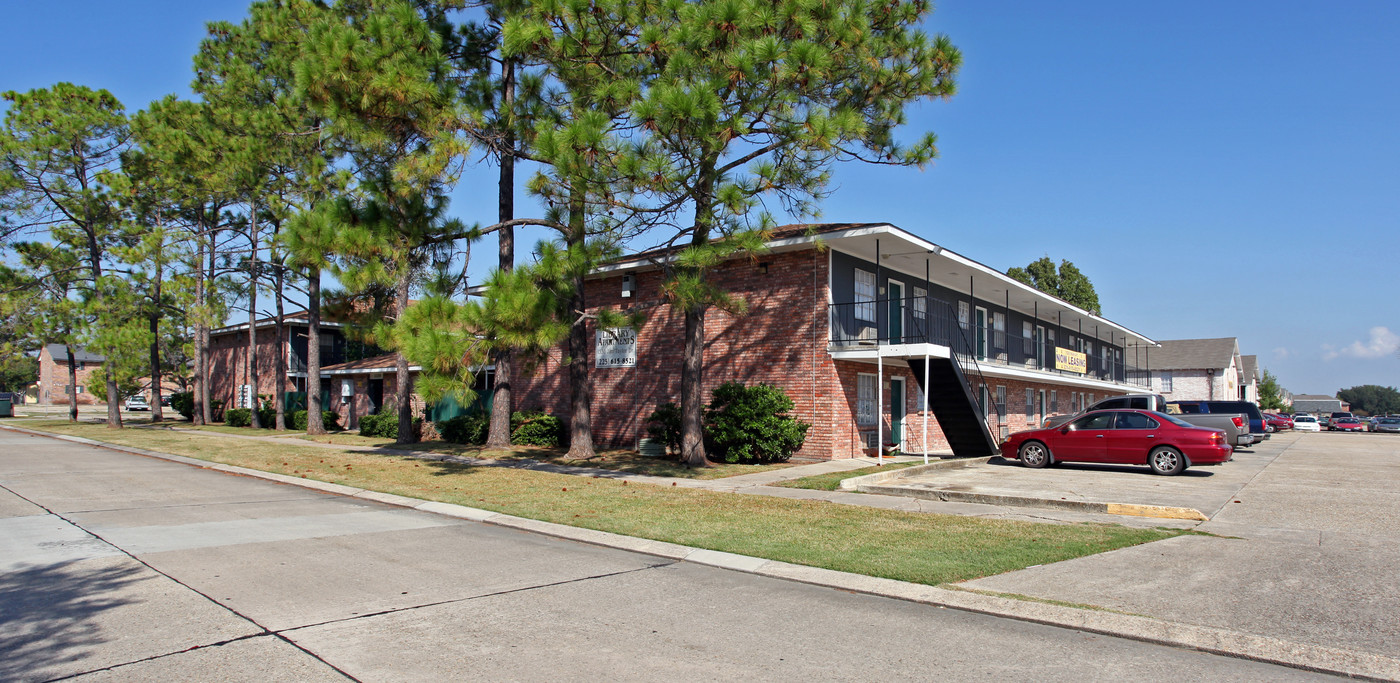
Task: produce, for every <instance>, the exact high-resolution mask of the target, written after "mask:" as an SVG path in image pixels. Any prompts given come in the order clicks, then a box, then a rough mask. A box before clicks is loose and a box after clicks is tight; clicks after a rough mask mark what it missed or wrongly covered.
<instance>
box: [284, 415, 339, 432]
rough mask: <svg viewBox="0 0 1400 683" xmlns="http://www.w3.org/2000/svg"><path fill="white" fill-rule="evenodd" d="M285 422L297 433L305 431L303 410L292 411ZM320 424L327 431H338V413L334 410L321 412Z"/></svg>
mask: <svg viewBox="0 0 1400 683" xmlns="http://www.w3.org/2000/svg"><path fill="white" fill-rule="evenodd" d="M287 420H288V422H289V423H290V424H291V427H292V429H294V430H296V431H299V432H304V431H306V411H305V410H294V411H292V412H291V414H289V415H288V416H287ZM321 424H322V425H323V426H324V427H325V428H326V429H327V430H334V429H340V413H337V412H335V411H334V410H323V411H321Z"/></svg>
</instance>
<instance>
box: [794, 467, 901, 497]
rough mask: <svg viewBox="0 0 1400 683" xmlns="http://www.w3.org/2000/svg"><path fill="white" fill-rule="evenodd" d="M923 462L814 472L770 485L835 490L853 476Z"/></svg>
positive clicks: (896, 468) (861, 475)
mask: <svg viewBox="0 0 1400 683" xmlns="http://www.w3.org/2000/svg"><path fill="white" fill-rule="evenodd" d="M922 464H923V463H922V462H892V463H890V464H888V465H875V466H872V467H862V468H860V469H858V470H848V471H846V472H828V473H826V474H814V475H812V476H810V477H802V478H801V479H788V480H786V481H780V482H776V483H773V484H770V486H786V487H788V488H790V489H816V490H818V491H835V490H837V489H839V488H841V482H842V481H843V480H845V479H850V478H851V477H863V476H865V475H867V474H875V473H876V472H888V471H890V470H902V469H904V468H906V467H913V466H914V465H922Z"/></svg>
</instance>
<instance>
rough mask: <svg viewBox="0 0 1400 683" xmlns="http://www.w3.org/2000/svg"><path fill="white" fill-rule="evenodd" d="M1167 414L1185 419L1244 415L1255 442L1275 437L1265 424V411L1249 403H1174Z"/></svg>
mask: <svg viewBox="0 0 1400 683" xmlns="http://www.w3.org/2000/svg"><path fill="white" fill-rule="evenodd" d="M1167 412H1169V413H1171V414H1173V415H1177V416H1178V417H1182V418H1183V419H1185V416H1186V415H1199V414H1217V413H1229V414H1236V413H1244V414H1245V415H1246V416H1247V419H1248V420H1249V433H1250V434H1253V435H1254V440H1255V441H1263V440H1265V439H1268V438H1269V437H1271V436H1273V434H1270V433H1269V427H1268V424H1266V423H1265V422H1264V411H1262V410H1259V406H1257V405H1255V404H1253V403H1250V402H1249V401H1172V402H1170V403H1168V404H1167ZM1188 422H1189V420H1188Z"/></svg>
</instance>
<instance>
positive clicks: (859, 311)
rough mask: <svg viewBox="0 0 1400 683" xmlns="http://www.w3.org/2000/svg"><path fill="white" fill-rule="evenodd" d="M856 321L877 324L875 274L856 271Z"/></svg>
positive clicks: (866, 271)
mask: <svg viewBox="0 0 1400 683" xmlns="http://www.w3.org/2000/svg"><path fill="white" fill-rule="evenodd" d="M856 320H864V321H866V322H872V323H873V322H875V274H874V273H872V272H870V271H868V270H861V269H859V268H857V269H856Z"/></svg>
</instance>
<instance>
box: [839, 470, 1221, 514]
mask: <svg viewBox="0 0 1400 683" xmlns="http://www.w3.org/2000/svg"><path fill="white" fill-rule="evenodd" d="M910 469H912V468H910ZM857 490H859V491H860V492H861V493H876V494H880V495H884V496H903V497H905V498H921V499H924V500H941V501H950V502H959V503H982V504H985V505H1005V506H1011V507H1025V508H1045V509H1050V510H1074V511H1077V512H1097V513H1100V514H1109V515H1125V516H1131V517H1158V518H1162V519H1189V520H1195V521H1200V522H1207V521H1210V518H1209V517H1206V516H1205V515H1204V514H1202V513H1201V511H1200V510H1197V509H1195V508H1182V507H1170V506H1166V505H1135V504H1132V503H1100V502H1095V501H1088V500H1055V499H1051V498H1030V497H1027V496H1008V495H1004V494H999V493H973V492H971V491H948V490H944V489H932V488H914V487H912V486H880V485H878V484H866V485H863V486H861V487H860V488H859V489H857Z"/></svg>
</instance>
